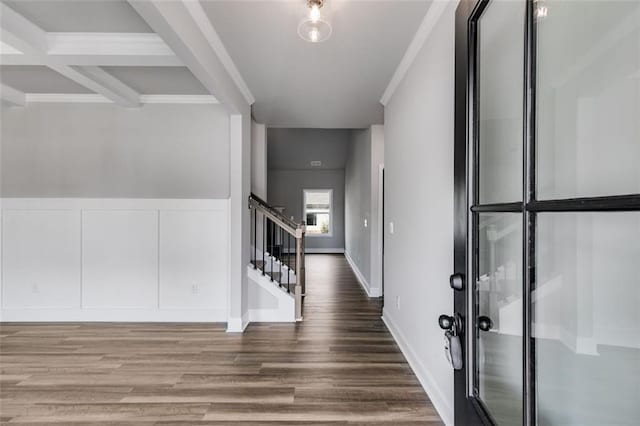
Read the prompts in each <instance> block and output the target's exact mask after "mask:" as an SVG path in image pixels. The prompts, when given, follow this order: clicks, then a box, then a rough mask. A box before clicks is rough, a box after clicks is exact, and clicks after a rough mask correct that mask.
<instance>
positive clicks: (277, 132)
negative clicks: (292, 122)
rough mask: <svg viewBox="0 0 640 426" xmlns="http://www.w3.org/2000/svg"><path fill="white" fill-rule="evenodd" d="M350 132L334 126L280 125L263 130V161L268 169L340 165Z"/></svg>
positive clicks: (339, 166)
mask: <svg viewBox="0 0 640 426" xmlns="http://www.w3.org/2000/svg"><path fill="white" fill-rule="evenodd" d="M350 137H351V132H350V131H349V130H334V129H280V128H272V129H269V130H268V131H267V141H268V144H269V149H268V157H267V163H268V165H269V168H270V169H287V170H288V169H314V170H317V169H316V168H312V167H311V164H310V162H311V161H312V160H320V161H322V167H321V169H344V166H345V163H346V160H347V149H348V146H349V140H350Z"/></svg>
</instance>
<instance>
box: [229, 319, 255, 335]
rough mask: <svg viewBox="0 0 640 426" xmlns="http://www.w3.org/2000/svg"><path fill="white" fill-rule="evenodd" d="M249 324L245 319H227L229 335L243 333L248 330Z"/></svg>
mask: <svg viewBox="0 0 640 426" xmlns="http://www.w3.org/2000/svg"><path fill="white" fill-rule="evenodd" d="M248 325H249V322H248V321H246V320H245V318H244V316H243V317H237V318H228V319H227V330H226V332H227V333H242V332H244V329H245V328H247V326H248Z"/></svg>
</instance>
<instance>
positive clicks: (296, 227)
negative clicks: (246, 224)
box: [249, 193, 306, 321]
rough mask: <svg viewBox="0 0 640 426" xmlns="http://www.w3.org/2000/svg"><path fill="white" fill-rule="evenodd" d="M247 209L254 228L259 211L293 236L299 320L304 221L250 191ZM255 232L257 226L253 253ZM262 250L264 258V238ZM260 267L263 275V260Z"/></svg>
mask: <svg viewBox="0 0 640 426" xmlns="http://www.w3.org/2000/svg"><path fill="white" fill-rule="evenodd" d="M249 209H250V210H253V215H254V217H253V222H254V228H256V226H257V222H256V221H257V213H258V212H260V213H262V214H263V215H264V216H265V217H266V218H268V219H269V220H271V222H273V223H274V224H275V225H277V226H279V227H280V228H282V230H284V231H285V232H287V233H288V234H290V235H292V236H293V237H294V238H295V243H296V245H295V275H296V282H295V290H294V300H295V316H296V321H301V320H302V297H303V295H304V294H305V288H306V285H305V284H306V283H305V281H306V280H305V258H304V257H305V256H304V251H305V241H304V240H305V232H306V224H305V223H304V222H301V223H297V222H295V221H294V220H292V219H290V218H288V217H286V216H285V215H284V214H282V212H280V211H278V210H277V209H275V208H274V207H273V206H271V205H269V204H268V203H267V202H266V201H264V200H263V199H261V198H260V197H258V196H257V195H255V194H254V193H251V195H249ZM256 232H257V228H256V229H254V246H255V247H254V255H255V253H257V242H256V240H255V238H256ZM263 232H264V231H263ZM263 235H264V234H263ZM262 252H263V260H264V252H265V247H264V239H263V247H262ZM288 253H290V252H288ZM270 256H272V259H273V258H275V256H274V254H273V253H270ZM281 256H282V254H280V255H279V256H278V260H279V262H280V265H282V258H281ZM255 257H256V256H254V259H253V265H254V268H256V269H257V267H258V266H257V265H258V262H257V259H255ZM272 263H273V262H272ZM262 268H263V271H262V274H263V275H264V274H265V270H266V269H265V268H266V265H264V261H263V265H262ZM271 272H272V275H271V280H272V281H273V270H272V271H271ZM280 279H282V277H280ZM287 291H290V288H289V284H287Z"/></svg>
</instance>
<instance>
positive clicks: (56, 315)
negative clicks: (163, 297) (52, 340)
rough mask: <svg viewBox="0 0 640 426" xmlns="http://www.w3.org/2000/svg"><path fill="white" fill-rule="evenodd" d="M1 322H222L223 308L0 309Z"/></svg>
mask: <svg viewBox="0 0 640 426" xmlns="http://www.w3.org/2000/svg"><path fill="white" fill-rule="evenodd" d="M0 320H1V321H2V322H87V321H89V322H225V321H226V320H227V310H226V309H220V308H218V309H194V308H189V309H142V308H105V309H96V308H87V307H83V308H82V309H65V308H3V309H2V313H1V319H0Z"/></svg>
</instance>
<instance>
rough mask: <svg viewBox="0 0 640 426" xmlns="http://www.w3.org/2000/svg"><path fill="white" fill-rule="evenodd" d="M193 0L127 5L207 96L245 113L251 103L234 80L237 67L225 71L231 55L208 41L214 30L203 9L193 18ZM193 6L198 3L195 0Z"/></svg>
mask: <svg viewBox="0 0 640 426" xmlns="http://www.w3.org/2000/svg"><path fill="white" fill-rule="evenodd" d="M194 3H197V2H189V1H171V2H168V1H163V0H147V1H135V0H129V4H131V6H132V7H133V8H134V9H135V10H136V12H138V14H139V15H140V16H141V17H142V18H143V19H144V20H145V21H146V22H147V24H148V25H149V26H150V27H151V28H152V29H153V30H154V31H155V32H156V33H157V34H158V35H160V37H162V39H163V40H164V41H165V42H166V43H167V45H168V46H169V47H170V48H171V49H172V50H173V52H175V54H176V55H177V56H178V58H180V60H182V63H183V64H184V65H185V66H186V67H188V68H189V70H190V71H191V73H192V74H193V75H194V76H195V77H196V78H197V79H198V80H200V82H201V83H202V85H203V86H204V87H205V88H206V89H207V90H208V91H209V93H210V94H211V95H213V96H214V97H215V98H216V99H218V101H219V102H220V103H221V104H223V105H225V107H227V109H229V112H230V113H232V114H238V113H239V114H242V113H246V111H247V109H248V108H249V106H250V105H251V104H252V103H253V102H254V100H253V97H252V96H251V93H250V92H249V91H248V89H247V88H246V85H244V88H243V87H242V85H239V84H238V83H237V81H238V77H239V76H240V75H239V73H237V70H236V72H235V73H234V72H233V71H229V68H228V67H229V63H230V61H231V58H230V57H228V55H226V57H225V56H224V55H223V54H222V53H221V52H222V50H221V49H224V46H222V43H221V42H220V43H219V45H215V44H214V43H212V41H213V38H212V37H213V34H215V31H214V29H213V27H211V23H210V22H209V20H208V18H207V17H206V16H202V15H204V12H202V15H198V14H196V17H194ZM197 6H198V7H199V6H200V5H199V3H198V4H197ZM198 16H199V17H198ZM204 19H206V22H204ZM207 26H208V27H207ZM203 28H204V29H205V30H204V31H203ZM205 33H206V34H205ZM215 37H217V35H216V36H215ZM225 53H226V51H225ZM231 64H232V62H231ZM234 68H235V66H234ZM236 73H237V74H236ZM240 79H241V78H240Z"/></svg>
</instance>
